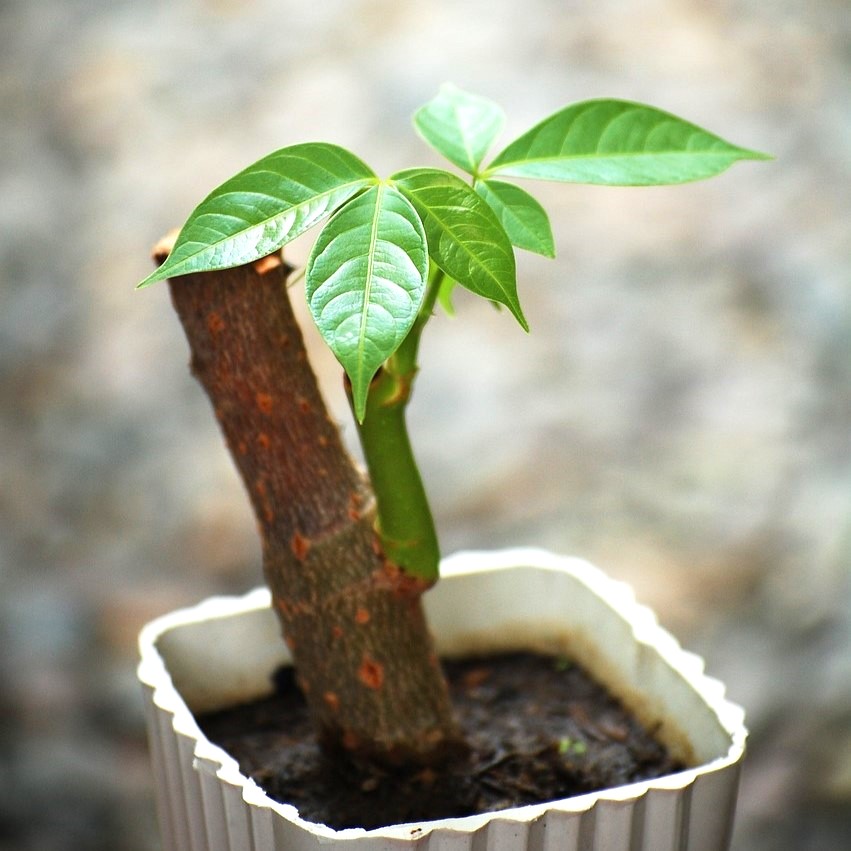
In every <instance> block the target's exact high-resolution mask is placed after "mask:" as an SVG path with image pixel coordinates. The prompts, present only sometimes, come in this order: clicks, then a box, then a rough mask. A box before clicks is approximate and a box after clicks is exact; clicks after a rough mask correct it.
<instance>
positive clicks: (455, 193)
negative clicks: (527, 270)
mask: <svg viewBox="0 0 851 851" xmlns="http://www.w3.org/2000/svg"><path fill="white" fill-rule="evenodd" d="M392 179H393V181H394V182H395V183H396V185H397V186H398V187H399V189H400V190H401V192H402V193H403V194H404V195H405V196H406V197H407V198H408V200H409V201H410V202H411V203H412V204H413V205H414V207H415V208H416V210H417V212H418V213H419V214H420V218H421V219H422V220H423V224H424V225H425V231H426V235H427V237H428V251H429V254H430V255H431V257H432V259H433V260H434V262H435V263H437V265H438V266H439V267H440V268H441V269H442V270H443V271H444V272H445V273H446V274H447V275H448V276H449V277H450V278H452V279H453V280H454V281H457V282H458V283H459V284H461V286H463V287H466V288H467V289H468V290H471V291H472V292H474V293H476V294H477V295H480V296H484V297H485V298H488V299H491V300H492V301H497V302H499V303H501V304H504V305H505V306H506V307H507V308H508V309H509V310H510V311H511V312H512V313H513V314H514V316H515V317H516V319H517V321H518V322H519V323H520V325H521V326H522V327H523V329H524V330H526V331H528V330H529V325H528V324H527V322H526V318H525V317H524V316H523V311H522V310H521V309H520V301H519V300H518V298H517V270H516V268H515V264H514V251H513V249H512V248H511V240H509V238H508V235H507V234H506V233H505V231H504V230H503V228H502V225H501V224H500V223H499V219H497V217H496V213H494V212H493V210H491V208H490V206H489V205H488V203H487V202H486V201H484V200H483V199H482V198H480V197H479V196H478V195H477V194H476V193H475V191H474V190H473V189H472V188H471V187H470V186H468V185H467V184H466V183H464V181H463V180H461V179H460V178H459V177H456V176H455V175H454V174H450V173H449V172H446V171H440V170H438V169H432V168H414V169H407V170H406V171H401V172H399V173H398V174H395V175H394V176H393V178H392Z"/></svg>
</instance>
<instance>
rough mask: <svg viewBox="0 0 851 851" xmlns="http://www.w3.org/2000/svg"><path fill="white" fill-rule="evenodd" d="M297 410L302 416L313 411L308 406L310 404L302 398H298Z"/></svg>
mask: <svg viewBox="0 0 851 851" xmlns="http://www.w3.org/2000/svg"><path fill="white" fill-rule="evenodd" d="M298 409H299V410H300V411H301V412H302V413H303V414H309V413H310V412H311V411H312V410H313V408H311V406H310V402H308V401H307V399H305V398H304V396H299V397H298Z"/></svg>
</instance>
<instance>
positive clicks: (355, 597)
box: [139, 85, 767, 764]
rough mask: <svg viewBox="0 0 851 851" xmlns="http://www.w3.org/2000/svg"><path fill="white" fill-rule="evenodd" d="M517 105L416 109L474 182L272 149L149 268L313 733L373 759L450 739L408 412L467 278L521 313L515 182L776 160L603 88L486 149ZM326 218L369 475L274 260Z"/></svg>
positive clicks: (542, 231) (544, 237)
mask: <svg viewBox="0 0 851 851" xmlns="http://www.w3.org/2000/svg"><path fill="white" fill-rule="evenodd" d="M503 121H504V118H503V113H502V110H501V109H500V108H499V107H498V106H496V105H495V104H494V103H492V102H490V101H489V100H486V99H484V98H482V97H478V96H474V95H472V94H468V93H466V92H464V91H461V90H460V89H458V88H455V87H453V86H448V85H447V86H445V87H443V88H442V89H441V91H440V92H439V94H438V95H437V96H436V97H435V98H434V99H433V100H432V101H431V102H429V103H428V104H426V105H425V106H424V107H422V108H421V109H420V110H419V111H418V112H417V113H416V115H415V117H414V125H415V127H416V129H417V130H418V131H419V133H420V135H421V136H422V137H423V138H424V139H425V140H426V142H428V143H429V144H430V145H432V146H433V147H434V148H435V149H436V150H437V151H438V152H439V153H441V154H443V155H444V156H445V157H446V158H447V159H448V160H449V162H450V163H452V164H453V165H454V166H457V167H458V168H459V169H460V170H461V171H462V172H464V173H465V178H466V179H462V178H461V177H459V176H458V175H457V174H455V173H453V172H450V171H445V170H441V169H436V168H412V169H406V170H404V171H400V172H398V173H396V174H394V175H392V176H391V177H389V178H379V177H377V176H376V174H375V173H374V172H373V171H372V169H371V168H369V166H367V165H366V164H365V163H364V162H362V161H361V160H360V159H358V158H357V157H356V156H354V155H353V154H352V153H350V152H349V151H347V150H345V149H343V148H341V147H339V146H337V145H333V144H329V143H325V142H314V143H307V144H298V145H293V146H291V147H286V148H283V149H281V150H279V151H276V152H274V153H272V154H270V155H268V156H266V157H264V158H263V159H261V160H259V161H258V162H256V163H255V164H254V165H251V166H249V167H248V168H247V169H245V170H244V171H241V172H240V173H239V174H237V175H236V176H234V177H233V178H231V179H230V180H228V181H227V182H225V183H224V184H222V185H221V186H220V187H219V188H218V189H216V190H215V191H213V192H212V193H211V194H210V195H209V196H208V197H207V198H206V199H205V200H204V201H202V202H201V204H200V205H199V206H198V207H197V208H196V209H195V211H194V212H193V213H192V215H191V216H190V217H189V219H188V221H187V222H186V224H185V225H184V227H183V229H182V230H181V231H180V234H179V235H178V237H177V239H176V241H175V242H174V244H173V247H171V250H170V252H168V253H167V257H165V259H164V262H162V264H161V265H160V266H159V268H158V269H157V270H156V271H155V272H154V273H153V274H152V275H150V276H149V277H147V278H146V279H145V280H144V281H143V282H142V283H141V284H140V285H139V286H140V287H142V286H147V285H149V284H152V283H154V282H155V281H159V280H163V279H171V292H172V299H173V302H174V304H175V307H176V309H177V311H178V314H179V316H180V318H181V321H182V323H183V326H184V329H185V330H186V333H187V336H188V339H189V342H190V347H191V350H192V366H193V371H194V373H195V375H196V376H197V377H198V378H199V380H200V381H201V383H202V384H203V386H204V388H205V390H206V392H207V393H208V395H209V397H210V399H211V401H212V404H213V407H214V410H215V412H216V416H217V418H218V420H219V423H220V425H221V427H222V429H223V432H224V434H225V437H226V440H227V443H228V445H229V448H230V450H231V453H232V455H233V457H234V460H235V462H236V465H237V467H238V469H239V471H240V474H241V476H242V479H243V481H244V483H245V486H246V488H247V490H248V493H249V495H250V498H251V500H252V504H253V507H254V510H255V513H256V515H257V519H258V524H259V527H260V532H261V537H262V541H263V563H264V574H265V578H266V581H267V583H268V585H269V586H270V588H271V591H272V595H273V603H274V606H275V609H276V611H277V613H278V615H279V617H280V620H281V624H282V629H283V634H284V638H285V640H286V641H287V643H288V645H289V647H290V650H291V652H292V656H293V659H294V661H295V667H296V670H297V672H298V678H299V683H300V685H301V688H302V690H303V692H304V694H305V696H306V698H307V701H308V704H309V707H310V711H311V714H312V717H313V718H314V721H315V725H316V729H317V731H318V733H319V735H320V738H321V740H322V742H323V743H324V745H325V746H327V747H328V748H330V749H336V750H338V751H339V750H342V751H346V752H348V753H349V754H350V755H351V756H353V757H357V758H361V759H370V760H379V761H382V762H384V763H388V762H389V763H404V762H414V763H420V764H421V763H424V762H425V763H432V762H435V761H438V760H439V759H440V758H441V757H442V756H443V755H444V754H446V753H447V752H448V751H451V750H452V749H453V747H454V746H455V745H457V743H458V742H457V740H458V733H457V729H456V726H455V724H454V722H453V719H452V711H451V707H450V705H449V699H448V696H447V689H446V686H445V683H444V680H443V677H442V674H441V671H440V666H439V665H438V663H437V660H436V657H435V655H434V651H433V645H432V641H431V638H430V636H429V633H428V628H427V625H426V622H425V618H424V616H423V611H422V607H421V595H422V593H423V592H424V591H425V590H426V589H427V588H429V587H430V586H431V585H432V584H433V583H434V582H435V581H436V580H437V578H438V564H439V550H438V543H437V536H436V534H435V529H434V524H433V521H432V514H431V511H430V509H429V505H428V502H427V499H426V496H425V491H424V488H423V485H422V481H421V478H420V475H419V472H418V470H417V466H416V464H415V461H414V456H413V453H412V450H411V445H410V442H409V439H408V434H407V430H406V426H405V409H406V407H407V405H408V402H409V400H410V398H411V390H412V386H413V383H414V378H415V376H416V373H417V370H418V356H417V354H418V348H419V343H420V338H421V335H422V333H423V329H424V327H425V325H426V323H427V322H428V320H429V318H430V317H431V316H432V314H433V312H434V311H435V307H436V304H438V303H440V304H442V305H443V306H444V307H445V308H446V309H447V310H450V311H451V291H452V288H453V287H454V286H456V285H459V284H460V285H461V286H462V287H465V288H466V289H468V290H470V291H472V292H473V293H476V294H477V295H480V296H482V297H484V298H486V299H489V300H490V301H492V302H495V303H497V304H498V305H502V306H504V307H506V308H507V309H508V311H510V313H511V314H512V315H513V317H514V319H516V321H517V322H518V323H519V324H520V326H521V327H522V328H523V329H527V322H526V319H525V317H524V315H523V310H522V308H521V305H520V300H519V298H518V294H517V285H516V270H515V258H514V248H515V247H517V248H522V249H526V250H529V251H533V252H537V253H539V254H542V255H545V256H547V257H552V256H554V253H555V252H554V246H553V236H552V232H551V228H550V224H549V221H548V219H547V215H546V213H545V212H544V210H543V208H542V207H541V205H540V204H539V203H538V202H537V201H536V200H535V199H534V198H533V197H532V196H531V195H530V194H528V193H527V192H526V190H525V189H522V188H520V187H519V186H517V185H515V184H514V183H512V182H507V181H508V180H510V179H514V178H533V179H540V180H550V181H560V182H564V183H589V184H602V185H610V186H611V185H614V186H651V185H659V184H676V183H685V182H688V181H694V180H699V179H703V178H708V177H711V176H713V175H716V174H718V173H720V172H722V171H724V170H725V169H727V168H728V167H729V166H730V165H732V164H733V163H735V162H736V161H738V160H746V159H754V160H758V159H766V158H767V157H766V156H765V155H764V154H760V153H757V152H754V151H750V150H746V149H743V148H740V147H736V146H734V145H732V144H729V143H728V142H725V141H724V140H723V139H720V138H719V137H718V136H715V135H713V134H711V133H708V132H706V131H705V130H702V129H700V128H699V127H696V126H695V125H693V124H690V123H688V122H686V121H683V120H682V119H680V118H677V117H675V116H673V115H670V114H668V113H666V112H662V111H660V110H658V109H655V108H652V107H649V106H644V105H641V104H636V103H630V102H625V101H620V100H591V101H587V102H583V103H578V104H575V105H573V106H568V107H567V108H565V109H562V110H560V111H559V112H556V113H555V114H554V115H552V116H550V117H549V118H547V119H545V120H544V121H542V122H541V123H540V124H538V125H537V126H535V127H533V128H532V129H531V130H529V131H528V132H527V133H525V134H523V135H522V136H520V137H519V138H518V139H516V140H515V141H514V142H512V143H511V144H510V145H508V147H506V148H505V149H504V150H503V151H502V152H501V153H499V154H498V155H497V156H496V157H495V158H494V159H493V160H491V161H490V163H489V164H487V165H483V162H484V159H485V156H486V154H487V152H488V151H489V149H490V148H491V146H492V144H493V143H494V141H495V139H496V137H497V135H498V134H499V132H500V131H501V129H502V126H503ZM321 222H324V225H323V227H322V229H321V230H320V232H319V236H318V237H317V239H316V242H315V245H314V247H313V250H312V252H311V254H310V257H309V259H308V261H307V266H306V292H307V300H308V304H309V307H310V312H311V313H312V315H313V318H314V320H315V322H316V325H317V327H318V329H319V331H320V333H321V335H322V337H323V338H324V340H325V341H326V342H327V344H328V345H329V346H330V348H331V350H332V351H333V353H334V354H335V355H336V357H337V358H338V360H339V362H340V363H341V364H342V366H343V368H344V370H345V373H346V376H347V382H346V384H347V388H348V392H349V398H350V400H351V405H352V409H353V411H354V416H355V419H356V421H357V426H358V433H359V437H360V440H361V444H362V447H363V452H364V457H365V460H366V465H367V468H368V474H369V475H368V481H367V480H366V479H365V478H364V477H363V475H362V474H361V472H360V471H359V470H358V469H356V468H355V466H354V465H353V464H352V462H351V461H350V459H349V457H348V456H347V454H346V452H345V450H344V448H343V446H342V443H341V441H340V438H339V434H338V431H337V428H336V427H335V425H334V424H333V423H332V422H331V421H330V418H329V417H328V414H327V412H326V410H325V408H324V406H323V403H322V401H321V398H320V396H319V393H318V390H317V388H316V383H315V379H314V377H313V374H312V373H311V371H310V368H309V366H308V365H307V361H306V356H305V353H304V348H303V343H302V339H301V334H300V331H299V328H298V326H297V324H296V322H295V320H294V318H293V314H292V310H291V307H290V304H289V301H288V297H287V291H286V286H285V279H286V271H287V269H286V267H285V266H284V265H283V264H282V263H281V262H280V260H279V259H276V258H275V257H272V258H270V255H275V253H276V252H278V251H279V249H280V248H281V247H282V246H284V245H285V244H286V243H288V242H290V241H291V240H293V239H295V238H296V237H298V236H299V235H300V234H302V233H304V232H305V231H307V230H308V229H309V228H312V227H314V226H315V225H318V224H320V223H321ZM165 254H166V252H163V255H165ZM263 258H266V259H265V260H264V259H263ZM160 259H163V257H161V258H160ZM247 264H253V265H247ZM215 270H230V271H227V272H224V271H219V272H218V273H217V274H215V275H210V274H208V273H209V272H211V271H215ZM184 276H186V277H184Z"/></svg>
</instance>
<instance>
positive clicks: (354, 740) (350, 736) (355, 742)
mask: <svg viewBox="0 0 851 851" xmlns="http://www.w3.org/2000/svg"><path fill="white" fill-rule="evenodd" d="M343 747H344V748H345V749H346V750H347V751H356V750H357V749H358V748H359V747H360V739H359V738H358V737H357V735H356V734H355V733H353V732H352V731H351V730H344V731H343Z"/></svg>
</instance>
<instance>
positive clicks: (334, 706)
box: [322, 691, 340, 712]
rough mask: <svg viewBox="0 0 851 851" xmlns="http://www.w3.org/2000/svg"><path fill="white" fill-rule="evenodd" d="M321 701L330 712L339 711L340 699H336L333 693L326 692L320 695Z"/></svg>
mask: <svg viewBox="0 0 851 851" xmlns="http://www.w3.org/2000/svg"><path fill="white" fill-rule="evenodd" d="M322 699H323V700H324V701H325V705H326V706H327V707H328V708H329V709H330V710H331V711H332V712H339V711H340V698H339V697H337V695H336V694H334V692H333V691H326V692H325V694H323V695H322Z"/></svg>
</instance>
